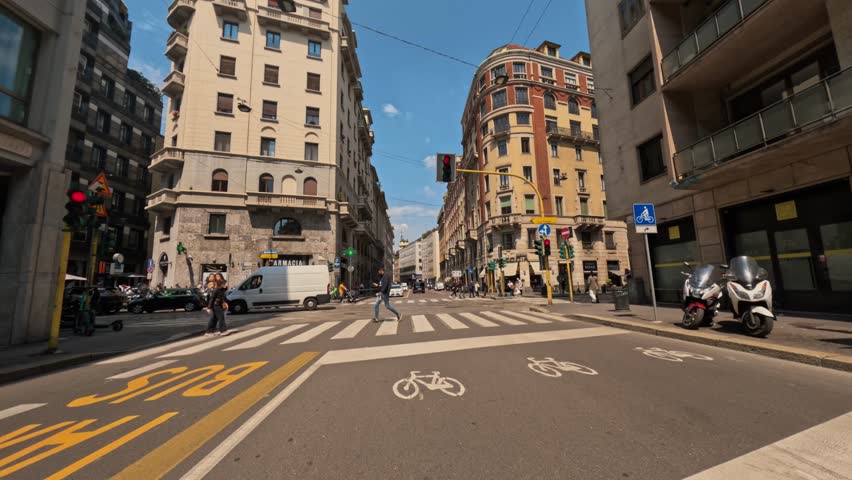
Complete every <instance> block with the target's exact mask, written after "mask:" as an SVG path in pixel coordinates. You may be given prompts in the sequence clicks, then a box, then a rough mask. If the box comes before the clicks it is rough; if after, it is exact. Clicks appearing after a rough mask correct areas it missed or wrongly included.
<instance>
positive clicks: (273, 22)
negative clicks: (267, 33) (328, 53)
mask: <svg viewBox="0 0 852 480" xmlns="http://www.w3.org/2000/svg"><path fill="white" fill-rule="evenodd" d="M217 1H219V0H217ZM231 1H233V0H231ZM257 21H258V22H259V23H260V24H261V25H266V26H279V27H282V28H287V27H293V28H296V29H300V30H302V31H303V32H304V33H306V34H309V33H312V34H319V35H320V36H322V37H323V38H329V36H330V35H331V27H329V25H328V22H324V21H322V20H318V19H316V18H310V17H303V16H301V15H296V14H294V13H288V12H284V11H282V10H280V9H277V8H273V7H268V6H264V5H260V6H258V10H257Z"/></svg>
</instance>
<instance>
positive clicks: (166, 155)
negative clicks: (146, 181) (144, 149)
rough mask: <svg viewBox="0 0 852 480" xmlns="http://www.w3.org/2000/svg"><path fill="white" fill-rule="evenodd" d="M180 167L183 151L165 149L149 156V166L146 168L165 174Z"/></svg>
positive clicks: (170, 148)
mask: <svg viewBox="0 0 852 480" xmlns="http://www.w3.org/2000/svg"><path fill="white" fill-rule="evenodd" d="M182 166H183V150H181V149H178V148H173V147H166V148H164V149H162V150H160V151H159V152H157V153H155V154H154V155H153V156H151V165H150V166H149V167H148V168H149V169H150V170H152V171H155V172H165V171H168V170H173V169H178V168H180V167H182Z"/></svg>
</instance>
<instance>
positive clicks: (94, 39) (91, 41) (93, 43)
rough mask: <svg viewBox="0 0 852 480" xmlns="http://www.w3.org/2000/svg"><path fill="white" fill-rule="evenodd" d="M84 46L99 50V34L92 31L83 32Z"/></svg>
mask: <svg viewBox="0 0 852 480" xmlns="http://www.w3.org/2000/svg"><path fill="white" fill-rule="evenodd" d="M83 45H88V46H89V47H90V48H92V49H93V50H97V49H98V34H97V32H93V31H91V30H87V31H85V32H83Z"/></svg>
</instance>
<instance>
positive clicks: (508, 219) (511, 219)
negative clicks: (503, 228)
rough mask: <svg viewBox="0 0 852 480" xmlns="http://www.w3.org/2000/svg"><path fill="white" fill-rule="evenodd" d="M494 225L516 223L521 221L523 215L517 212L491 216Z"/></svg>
mask: <svg viewBox="0 0 852 480" xmlns="http://www.w3.org/2000/svg"><path fill="white" fill-rule="evenodd" d="M491 222H492V223H493V224H494V225H514V224H519V223H521V216H520V215H518V214H515V213H510V214H506V215H498V216H495V217H491Z"/></svg>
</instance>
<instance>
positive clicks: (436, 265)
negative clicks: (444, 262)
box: [417, 228, 441, 285]
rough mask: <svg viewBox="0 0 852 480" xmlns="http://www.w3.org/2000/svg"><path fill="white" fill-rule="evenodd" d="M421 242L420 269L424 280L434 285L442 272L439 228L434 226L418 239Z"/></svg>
mask: <svg viewBox="0 0 852 480" xmlns="http://www.w3.org/2000/svg"><path fill="white" fill-rule="evenodd" d="M417 242H418V243H420V271H421V273H422V274H423V280H424V281H426V282H427V283H428V284H430V285H434V284H435V282H436V281H437V280H438V278H439V277H440V274H441V263H440V250H439V248H440V246H441V241H440V238H439V234H438V229H437V228H433V229H432V230H429V231H428V232H426V233H424V234H423V235H421V236H420V238H419V239H418V240H417Z"/></svg>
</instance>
